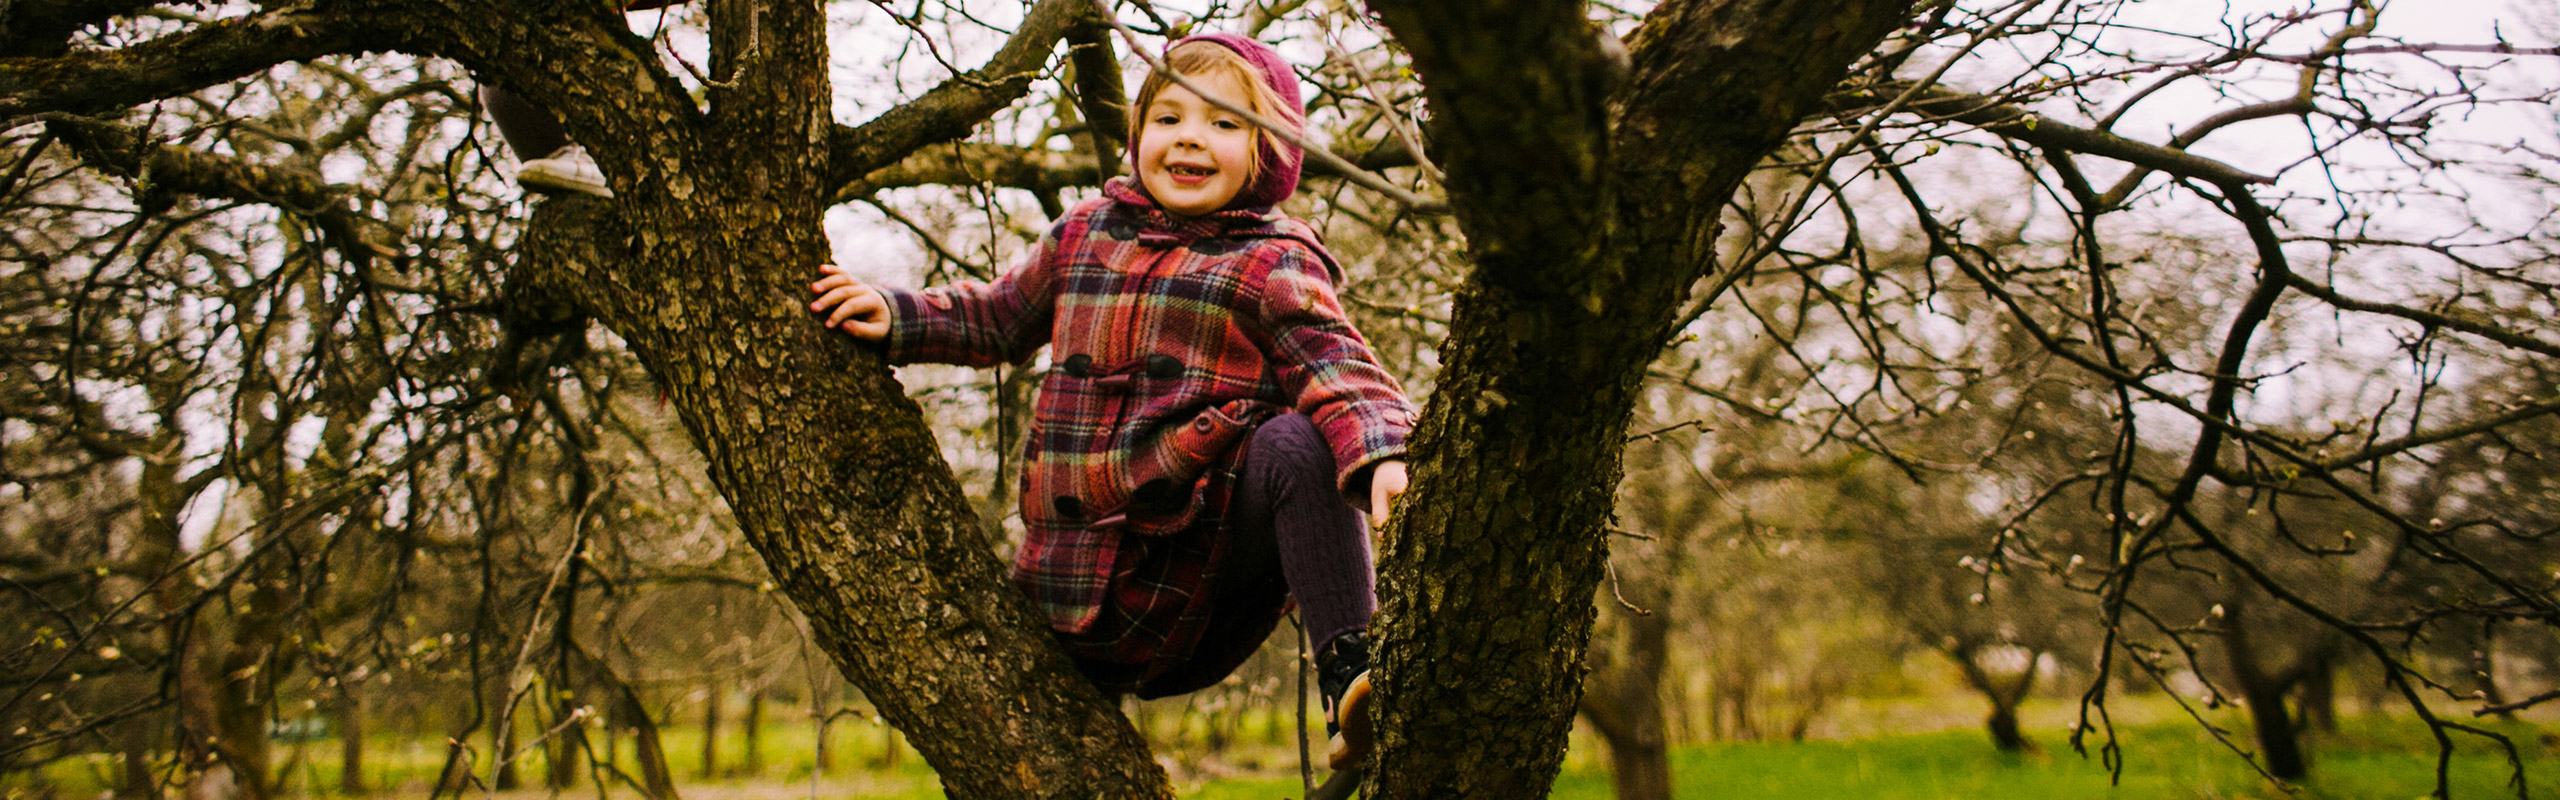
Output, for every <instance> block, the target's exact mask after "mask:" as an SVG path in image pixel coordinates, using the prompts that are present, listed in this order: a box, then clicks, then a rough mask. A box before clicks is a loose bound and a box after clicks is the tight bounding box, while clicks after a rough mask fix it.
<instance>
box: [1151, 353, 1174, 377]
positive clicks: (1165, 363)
mask: <svg viewBox="0 0 2560 800" xmlns="http://www.w3.org/2000/svg"><path fill="white" fill-rule="evenodd" d="M1147 377H1150V378H1154V379H1156V380H1160V381H1169V380H1173V379H1175V378H1179V377H1182V359H1178V358H1174V357H1172V356H1168V355H1164V354H1161V353H1159V354H1156V355H1152V356H1148V357H1147Z"/></svg>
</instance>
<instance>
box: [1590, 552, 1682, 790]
mask: <svg viewBox="0 0 2560 800" xmlns="http://www.w3.org/2000/svg"><path fill="white" fill-rule="evenodd" d="M1647 594H1648V595H1650V593H1647ZM1648 607H1649V608H1652V609H1654V610H1655V613H1653V614H1650V615H1638V614H1635V613H1633V612H1629V611H1626V610H1625V609H1619V610H1618V613H1617V614H1615V615H1614V617H1615V619H1617V620H1618V621H1617V623H1616V625H1615V626H1614V627H1615V628H1616V632H1617V635H1616V636H1614V637H1610V639H1612V640H1614V641H1612V644H1613V645H1614V646H1613V647H1608V648H1595V649H1594V650H1592V652H1591V673H1590V675H1589V676H1588V677H1587V678H1585V680H1586V681H1587V685H1586V691H1585V692H1584V693H1583V695H1582V718H1583V720H1585V721H1587V722H1589V723H1591V729H1592V731H1593V732H1595V733H1598V734H1599V735H1600V739H1601V741H1603V742H1605V743H1606V744H1607V745H1608V747H1609V777H1610V780H1611V782H1612V783H1614V784H1615V785H1616V787H1617V797H1618V800H1671V748H1670V741H1669V737H1668V736H1667V735H1666V731H1665V728H1666V727H1667V723H1666V721H1665V719H1664V715H1663V711H1662V667H1663V663H1664V661H1665V659H1666V656H1667V654H1668V653H1667V651H1668V645H1669V642H1668V639H1669V633H1670V629H1671V624H1670V620H1669V619H1666V618H1665V617H1664V616H1663V614H1662V613H1661V609H1663V608H1664V607H1665V606H1664V605H1663V604H1661V603H1658V602H1651V601H1650V600H1649V601H1648Z"/></svg>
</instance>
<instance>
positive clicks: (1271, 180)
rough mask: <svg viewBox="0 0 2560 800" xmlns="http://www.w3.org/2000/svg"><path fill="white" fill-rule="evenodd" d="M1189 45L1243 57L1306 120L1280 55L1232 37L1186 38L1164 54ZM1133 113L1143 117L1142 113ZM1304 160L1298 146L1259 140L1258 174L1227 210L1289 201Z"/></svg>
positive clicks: (1133, 151)
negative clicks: (1206, 45)
mask: <svg viewBox="0 0 2560 800" xmlns="http://www.w3.org/2000/svg"><path fill="white" fill-rule="evenodd" d="M1192 42H1214V43H1217V44H1218V45H1219V46H1222V47H1225V48H1227V49H1229V50H1233V51H1235V53H1236V55H1239V56H1243V57H1244V60H1245V63H1247V64H1252V65H1253V69H1254V71H1255V72H1259V73H1261V74H1262V83H1263V84H1264V85H1266V86H1269V87H1271V92H1272V94H1275V95H1278V96H1279V97H1280V99H1281V101H1283V102H1286V103H1288V104H1289V111H1290V113H1289V116H1290V117H1292V118H1297V119H1304V118H1305V117H1306V116H1307V107H1306V101H1304V100H1301V99H1299V95H1298V73H1296V72H1294V71H1291V70H1290V69H1289V62H1287V61H1282V60H1281V59H1280V51H1277V50H1273V49H1271V46H1270V45H1266V44H1263V43H1261V42H1257V41H1254V40H1253V39H1252V38H1251V37H1247V36H1239V35H1236V34H1232V33H1204V34H1201V35H1198V36H1186V37H1183V38H1182V39H1181V40H1180V41H1177V42H1174V43H1173V44H1171V45H1168V46H1166V47H1165V49H1164V51H1165V53H1166V54H1168V55H1170V54H1171V53H1172V52H1173V49H1174V48H1176V47H1181V46H1183V45H1186V44H1190V43H1192ZM1132 110H1133V111H1137V112H1138V113H1145V112H1144V110H1143V109H1132ZM1137 145H1138V143H1137V142H1134V141H1133V142H1130V143H1129V169H1130V171H1132V172H1135V171H1137V169H1138V146H1137ZM1305 160H1306V153H1304V152H1301V151H1299V150H1298V146H1297V145H1294V144H1290V143H1288V142H1286V141H1282V140H1281V139H1280V137H1278V136H1264V137H1262V172H1261V174H1259V175H1255V176H1254V178H1253V183H1251V184H1249V185H1247V186H1245V187H1244V188H1243V189H1241V190H1238V191H1237V192H1236V197H1235V199H1233V200H1229V201H1227V205H1226V208H1228V209H1238V208H1261V207H1265V206H1276V205H1279V204H1280V201H1282V200H1287V199H1289V195H1292V194H1296V193H1297V192H1298V167H1299V165H1300V164H1301V163H1303V162H1305Z"/></svg>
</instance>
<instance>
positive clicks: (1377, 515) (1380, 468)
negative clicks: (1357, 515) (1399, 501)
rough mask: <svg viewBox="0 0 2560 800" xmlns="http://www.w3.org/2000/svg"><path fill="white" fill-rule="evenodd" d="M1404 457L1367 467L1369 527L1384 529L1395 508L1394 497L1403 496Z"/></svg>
mask: <svg viewBox="0 0 2560 800" xmlns="http://www.w3.org/2000/svg"><path fill="white" fill-rule="evenodd" d="M1404 487H1405V474H1404V459H1401V458H1390V459H1387V460H1385V461H1380V462H1378V463H1377V465H1376V466H1372V467H1370V468H1369V528H1370V529H1371V530H1380V531H1382V530H1386V528H1387V517H1389V516H1391V515H1393V514H1394V513H1395V510H1396V498H1399V497H1403V496H1404Z"/></svg>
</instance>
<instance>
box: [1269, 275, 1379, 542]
mask: <svg viewBox="0 0 2560 800" xmlns="http://www.w3.org/2000/svg"><path fill="white" fill-rule="evenodd" d="M1308 247H1309V245H1304V244H1303V243H1300V244H1295V245H1292V246H1290V247H1288V248H1286V249H1285V250H1284V251H1283V252H1282V254H1281V255H1280V257H1279V258H1278V259H1277V261H1276V262H1275V263H1274V264H1273V266H1272V268H1271V271H1270V273H1269V274H1268V276H1267V277H1266V278H1265V279H1264V282H1263V288H1262V297H1261V308H1260V313H1259V316H1260V322H1261V324H1262V326H1263V330H1265V331H1267V332H1268V333H1269V335H1270V337H1271V352H1270V353H1269V356H1270V361H1271V365H1272V368H1273V371H1274V373H1275V375H1276V377H1278V379H1279V381H1280V387H1281V390H1282V391H1284V392H1286V393H1287V394H1288V396H1289V397H1290V398H1291V405H1292V407H1293V409H1294V410H1296V411H1297V412H1298V413H1301V414H1305V415H1307V416H1308V417H1310V418H1312V419H1314V420H1315V424H1316V429H1317V430H1319V431H1322V432H1324V438H1325V442H1326V444H1328V445H1330V446H1331V447H1332V449H1333V464H1334V481H1335V485H1336V486H1337V487H1339V488H1341V489H1342V490H1343V491H1345V492H1348V493H1351V494H1353V495H1354V496H1356V497H1359V498H1360V500H1361V502H1363V503H1365V502H1367V496H1366V495H1367V483H1368V475H1369V467H1370V466H1371V465H1374V464H1376V463H1377V462H1379V461H1381V460H1384V459H1389V458H1401V457H1403V456H1404V452H1405V438H1406V437H1407V436H1409V435H1411V434H1412V433H1413V422H1414V412H1413V403H1412V401H1410V400H1407V399H1406V398H1405V395H1404V388H1403V387H1401V386H1398V385H1397V384H1396V379H1395V376H1393V375H1389V374H1387V370H1386V368H1384V367H1382V366H1379V364H1378V357H1377V355H1376V354H1375V353H1373V352H1371V351H1370V350H1369V341H1368V340H1367V339H1365V338H1363V337H1362V336H1361V335H1360V332H1359V331H1358V330H1355V329H1353V328H1352V327H1351V319H1350V317H1348V316H1346V315H1345V314H1343V312H1342V303H1341V301H1340V299H1339V298H1337V297H1336V296H1335V295H1334V290H1333V269H1332V266H1331V265H1330V264H1328V263H1327V262H1326V261H1325V260H1324V259H1323V258H1322V257H1320V256H1318V255H1316V254H1315V253H1314V252H1312V251H1310V250H1309V249H1307V248H1308Z"/></svg>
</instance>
